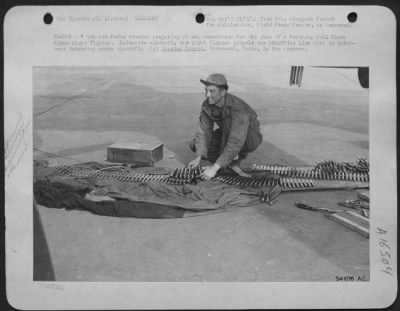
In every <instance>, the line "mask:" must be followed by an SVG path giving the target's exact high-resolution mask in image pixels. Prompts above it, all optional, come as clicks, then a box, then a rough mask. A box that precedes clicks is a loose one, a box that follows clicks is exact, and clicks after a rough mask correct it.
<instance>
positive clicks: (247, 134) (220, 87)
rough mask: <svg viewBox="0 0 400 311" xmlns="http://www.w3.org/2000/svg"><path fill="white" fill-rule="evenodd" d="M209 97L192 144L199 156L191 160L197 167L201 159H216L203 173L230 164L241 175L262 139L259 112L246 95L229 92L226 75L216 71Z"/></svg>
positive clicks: (209, 84) (207, 88)
mask: <svg viewBox="0 0 400 311" xmlns="http://www.w3.org/2000/svg"><path fill="white" fill-rule="evenodd" d="M200 81H201V82H202V83H203V84H204V85H205V91H206V100H205V101H204V102H203V104H202V106H201V112H200V120H199V125H198V128H197V131H196V134H195V138H194V139H193V141H192V142H191V144H190V148H191V150H192V151H193V152H195V153H196V155H197V157H196V158H195V159H194V160H192V161H191V162H190V163H189V167H191V168H194V167H196V166H198V165H199V164H200V161H201V159H205V160H208V161H210V162H212V163H214V164H213V165H211V166H206V167H204V171H203V173H202V177H203V178H204V179H206V180H208V179H211V178H213V177H214V176H215V175H216V173H217V172H218V170H219V169H220V168H225V167H230V168H231V169H232V170H234V171H235V172H236V173H238V174H239V175H242V176H245V175H247V174H245V173H244V172H243V171H242V170H241V169H240V167H239V164H240V162H241V160H243V159H244V158H245V157H246V156H247V154H248V153H249V152H252V151H254V150H256V149H257V147H258V146H259V145H260V144H261V142H262V135H261V133H260V123H259V122H258V120H257V114H256V112H255V111H254V110H253V109H252V108H251V107H250V106H249V105H248V104H246V103H245V102H244V101H243V100H242V99H240V98H239V97H236V96H234V95H232V94H230V93H228V82H227V80H226V78H225V76H224V75H222V74H219V73H215V74H212V75H210V76H209V77H208V78H207V79H206V80H202V79H201V80H200Z"/></svg>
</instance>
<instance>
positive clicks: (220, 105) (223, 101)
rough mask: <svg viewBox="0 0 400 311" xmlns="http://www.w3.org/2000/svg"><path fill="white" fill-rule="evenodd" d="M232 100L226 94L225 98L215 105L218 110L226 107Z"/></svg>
mask: <svg viewBox="0 0 400 311" xmlns="http://www.w3.org/2000/svg"><path fill="white" fill-rule="evenodd" d="M228 102H230V100H229V99H228V93H226V94H225V96H224V98H222V99H221V100H220V101H219V102H218V103H216V104H215V106H217V107H218V108H222V107H224V106H225V105H226V104H227V103H228Z"/></svg>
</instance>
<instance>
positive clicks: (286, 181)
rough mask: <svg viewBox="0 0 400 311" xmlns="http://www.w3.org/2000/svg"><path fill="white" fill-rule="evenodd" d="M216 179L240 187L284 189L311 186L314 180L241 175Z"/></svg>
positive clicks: (223, 176)
mask: <svg viewBox="0 0 400 311" xmlns="http://www.w3.org/2000/svg"><path fill="white" fill-rule="evenodd" d="M215 179H216V180H219V181H222V182H224V183H227V184H228V185H235V186H240V187H270V186H276V185H279V186H281V187H282V188H286V189H294V188H295V189H300V188H313V187H315V184H314V182H313V181H312V180H311V179H305V178H287V177H280V178H279V179H278V178H272V177H265V178H259V177H243V176H237V175H235V176H225V175H220V176H217V177H216V178H215Z"/></svg>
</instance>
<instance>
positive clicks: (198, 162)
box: [188, 157, 201, 168]
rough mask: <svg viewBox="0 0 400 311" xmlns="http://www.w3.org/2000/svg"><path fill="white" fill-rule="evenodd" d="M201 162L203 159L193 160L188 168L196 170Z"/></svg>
mask: <svg viewBox="0 0 400 311" xmlns="http://www.w3.org/2000/svg"><path fill="white" fill-rule="evenodd" d="M200 161H201V157H197V158H196V159H194V160H192V161H190V162H189V164H188V166H189V168H195V167H198V166H199V164H200Z"/></svg>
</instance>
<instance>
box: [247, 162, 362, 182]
mask: <svg viewBox="0 0 400 311" xmlns="http://www.w3.org/2000/svg"><path fill="white" fill-rule="evenodd" d="M252 169H253V170H256V171H270V172H271V173H274V174H277V175H279V176H282V177H300V178H311V179H325V180H346V181H359V182H369V174H368V173H361V172H348V171H340V170H324V169H316V168H296V167H290V166H275V165H262V164H253V166H252Z"/></svg>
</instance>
